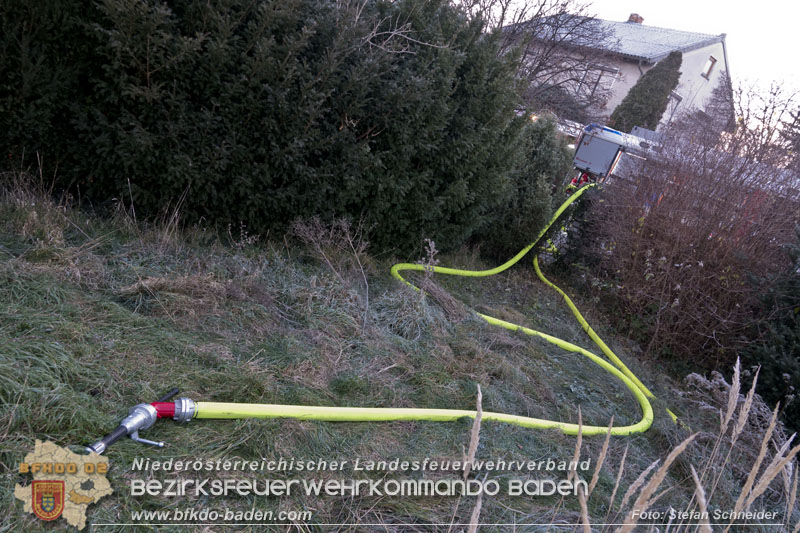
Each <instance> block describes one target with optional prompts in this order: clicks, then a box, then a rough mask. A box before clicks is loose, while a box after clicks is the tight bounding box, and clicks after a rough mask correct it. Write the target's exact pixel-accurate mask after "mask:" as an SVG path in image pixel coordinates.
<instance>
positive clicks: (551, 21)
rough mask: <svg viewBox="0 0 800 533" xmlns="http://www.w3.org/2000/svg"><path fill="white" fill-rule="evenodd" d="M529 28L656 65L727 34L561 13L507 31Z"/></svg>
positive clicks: (549, 37) (540, 34) (544, 36)
mask: <svg viewBox="0 0 800 533" xmlns="http://www.w3.org/2000/svg"><path fill="white" fill-rule="evenodd" d="M517 28H526V29H530V30H532V31H533V35H534V37H535V38H537V39H539V40H543V41H556V42H560V43H563V44H567V45H572V46H578V47H587V48H595V49H600V50H606V51H609V52H611V53H614V54H617V55H619V56H622V57H624V58H626V59H632V60H635V61H643V62H645V63H651V64H652V63H657V62H658V61H661V60H662V59H664V58H665V57H667V56H668V55H669V53H670V52H672V51H673V50H678V51H680V52H690V51H692V50H696V49H698V48H703V47H705V46H708V45H710V44H714V43H720V42H721V43H724V42H725V34H724V33H721V34H719V35H712V34H709V33H695V32H690V31H683V30H673V29H670V28H658V27H656V26H647V25H644V24H638V23H635V22H617V21H612V20H603V19H597V18H591V17H585V16H582V15H573V14H569V13H561V14H558V15H551V16H548V17H542V18H539V19H532V20H529V21H527V22H523V23H519V24H511V25H509V26H506V27H505V28H504V31H514V30H515V29H517Z"/></svg>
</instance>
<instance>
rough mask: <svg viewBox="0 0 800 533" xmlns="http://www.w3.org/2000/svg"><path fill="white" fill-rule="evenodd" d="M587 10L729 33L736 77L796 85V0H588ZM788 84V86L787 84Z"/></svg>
mask: <svg viewBox="0 0 800 533" xmlns="http://www.w3.org/2000/svg"><path fill="white" fill-rule="evenodd" d="M586 2H591V5H590V6H589V12H590V14H595V15H597V17H598V18H601V19H606V20H617V21H626V20H628V15H630V14H631V13H638V14H639V15H641V16H642V17H644V24H645V25H649V26H658V27H661V28H672V29H676V30H686V31H693V32H699V33H710V34H713V35H719V34H720V33H725V34H727V37H726V39H725V42H726V44H727V48H728V62H729V64H730V65H729V66H730V73H731V76H732V77H733V80H734V83H736V82H738V81H748V82H759V84H763V85H769V83H770V82H771V81H773V80H775V81H782V82H784V84H785V85H787V86H791V87H792V88H794V89H795V90H798V91H800V57H798V56H799V55H800V2H797V1H796V0H794V1H786V0H784V1H778V0H759V1H756V2H736V1H735V0H734V1H729V2H723V1H720V0H711V1H707V0H668V1H661V2H652V1H647V0H637V1H634V0H594V1H592V0H586ZM787 88H788V87H787Z"/></svg>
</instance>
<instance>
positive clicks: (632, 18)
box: [628, 13, 644, 24]
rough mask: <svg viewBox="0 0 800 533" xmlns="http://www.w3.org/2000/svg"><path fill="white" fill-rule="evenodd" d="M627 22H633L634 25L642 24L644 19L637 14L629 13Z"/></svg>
mask: <svg viewBox="0 0 800 533" xmlns="http://www.w3.org/2000/svg"><path fill="white" fill-rule="evenodd" d="M628 22H633V23H634V24H641V23H642V22H644V18H642V16H641V15H639V13H631V16H629V17H628Z"/></svg>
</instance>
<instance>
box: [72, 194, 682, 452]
mask: <svg viewBox="0 0 800 533" xmlns="http://www.w3.org/2000/svg"><path fill="white" fill-rule="evenodd" d="M593 186H594V184H589V185H586V186H584V187H583V188H581V189H579V190H578V191H577V192H575V193H574V194H573V195H572V196H570V197H569V198H568V199H567V200H566V201H565V202H564V203H563V204H561V206H560V207H559V208H558V209H557V210H556V212H555V214H554V215H553V218H551V219H550V222H549V223H548V224H547V226H545V228H544V229H542V231H540V232H539V235H538V236H537V237H536V240H534V241H533V242H532V243H531V244H529V245H528V246H526V247H525V248H523V249H522V250H520V252H519V253H518V254H517V255H515V256H514V257H513V258H511V259H510V260H509V261H507V262H506V263H503V264H502V265H500V266H498V267H495V268H492V269H489V270H459V269H456V268H447V267H439V266H426V265H420V264H414V263H398V264H396V265H394V266H393V267H392V268H391V273H392V276H394V277H395V278H397V279H399V280H400V281H402V282H404V283H406V284H407V285H408V286H410V287H412V288H413V289H415V290H419V289H418V288H417V287H415V286H414V285H413V284H411V283H410V282H408V281H406V280H405V279H403V276H401V275H400V272H402V271H403V270H417V271H425V270H428V271H431V270H432V271H433V272H438V273H439V274H448V275H453V276H467V277H485V276H493V275H495V274H499V273H500V272H503V271H504V270H506V269H508V268H510V267H511V266H513V265H514V264H516V263H517V262H519V260H520V259H522V258H523V257H524V256H525V254H527V253H528V252H529V251H530V250H531V249H533V247H534V246H536V244H537V243H538V242H539V241H540V240H541V239H542V237H543V236H544V235H545V234H546V232H547V230H548V229H549V228H550V227H551V226H552V225H553V224H554V223H555V222H556V221H557V220H558V218H559V217H560V216H561V215H562V214H563V213H564V211H566V209H567V208H568V207H569V206H570V205H571V204H572V203H573V202H574V201H575V200H577V199H578V198H580V197H581V195H583V194H584V193H585V192H586V191H587V190H588V189H589V188H591V187H593ZM533 268H534V269H535V271H536V275H537V276H538V277H539V279H540V280H542V282H543V283H545V284H546V285H548V286H549V287H551V288H553V289H554V290H556V291H557V292H558V293H559V294H560V295H561V296H562V297H563V298H564V301H565V302H566V303H567V306H568V307H569V308H570V310H571V311H572V314H573V315H575V318H576V319H577V320H578V322H579V323H580V325H581V327H582V328H583V330H584V331H585V332H586V333H587V334H588V335H589V337H590V338H591V339H592V341H593V342H594V343H595V344H596V345H597V346H598V347H599V348H600V350H601V351H602V352H603V353H604V354H605V355H606V357H608V358H609V359H610V360H611V363H609V362H608V361H606V360H605V359H602V358H601V357H599V356H597V355H595V354H593V353H592V352H590V351H588V350H585V349H584V348H581V347H580V346H577V345H575V344H572V343H570V342H567V341H565V340H563V339H559V338H557V337H553V336H552V335H548V334H546V333H542V332H541V331H536V330H535V329H531V328H527V327H524V326H520V325H519V324H513V323H511V322H506V321H505V320H500V319H499V318H494V317H492V316H489V315H484V314H481V313H477V315H478V316H480V317H481V318H483V319H484V320H486V322H488V323H489V324H493V325H495V326H500V327H502V328H506V329H508V330H511V331H521V332H523V333H525V334H527V335H531V336H533V337H539V338H540V339H544V340H546V341H547V342H550V343H552V344H555V345H556V346H558V347H560V348H562V349H564V350H567V351H569V352H575V353H579V354H581V355H583V356H584V357H587V358H588V359H589V360H591V361H592V362H593V363H594V364H596V365H598V366H600V367H601V368H602V369H603V370H605V371H606V372H608V373H609V374H612V375H613V376H614V377H616V378H617V379H619V380H620V381H621V382H622V383H624V384H625V386H626V387H627V388H628V389H629V390H630V391H631V392H632V393H633V395H634V396H635V397H636V400H637V401H638V402H639V405H640V406H641V408H642V418H641V420H639V421H638V422H637V423H635V424H632V425H629V426H620V427H614V428H612V429H611V434H612V435H630V434H631V433H643V432H645V431H647V430H648V429H649V428H650V426H651V425H652V423H653V408H652V406H651V405H650V401H649V400H648V398H654V396H653V394H652V393H651V392H650V391H649V390H647V387H645V386H644V384H642V382H641V381H640V380H639V379H638V378H637V377H636V376H635V375H634V374H633V372H631V371H630V370H629V369H628V367H626V366H625V364H624V363H623V362H622V361H621V360H620V359H619V357H617V356H616V354H614V352H613V351H611V349H610V348H609V347H608V346H607V345H606V343H604V342H603V340H602V339H601V338H600V337H599V336H598V335H597V333H595V331H594V330H593V329H592V328H591V327H590V326H589V324H588V323H587V322H586V319H585V318H583V316H582V315H581V313H580V312H579V311H578V308H577V307H576V306H575V304H574V303H573V302H572V300H570V298H569V297H568V296H567V295H566V294H565V293H564V291H562V290H561V289H559V288H558V287H556V286H555V285H554V284H553V283H552V282H550V281H549V280H548V279H547V278H545V277H544V274H542V271H541V269H540V268H539V262H538V258H537V257H534V259H533ZM612 363H613V364H612ZM177 393H178V389H172V390H171V391H169V392H168V393H167V394H166V395H165V396H164V397H162V398H160V399H159V400H158V401H156V402H153V403H152V404H146V403H142V404H139V405H137V406H135V407H133V408H132V409H131V411H130V413H129V415H128V416H127V417H126V418H125V419H123V420H122V422H120V425H119V426H118V427H117V429H115V430H114V431H113V432H112V433H110V434H109V435H106V436H105V437H104V438H102V439H100V440H99V441H97V442H95V443H94V444H92V445H90V446H88V447H87V448H86V449H87V450H88V451H90V452H94V453H103V452H104V451H105V450H106V449H107V448H108V446H110V445H111V444H113V443H114V442H116V441H117V440H119V439H120V438H122V437H124V436H130V437H131V439H133V440H134V441H137V442H140V443H143V444H150V445H155V446H164V443H163V442H154V441H150V440H147V439H144V438H141V437H140V436H139V431H140V430H146V429H148V428H150V427H151V426H152V425H153V424H154V423H155V421H156V420H157V419H158V418H173V419H174V420H177V421H181V422H188V421H189V420H192V419H195V418H207V419H208V418H210V419H239V418H298V419H301V420H320V421H329V422H384V421H392V420H430V421H435V422H448V421H453V420H458V419H459V418H463V417H469V418H475V417H476V416H477V412H476V411H470V410H460V409H404V408H381V407H322V406H305V405H270V404H245V403H219V402H195V401H193V400H190V399H188V398H179V399H178V400H175V401H174V402H173V401H169V400H170V399H171V398H172V397H173V396H175V395H176V394H177ZM667 413H668V414H669V415H670V417H672V420H673V421H676V420H677V417H676V416H675V415H674V414H673V413H672V412H671V411H670V410H669V409H667ZM482 420H493V421H497V422H504V423H507V424H514V425H517V426H522V427H526V428H536V429H559V430H561V431H562V432H564V433H565V434H567V435H577V434H578V432H579V431H580V432H581V433H582V434H583V435H600V434H605V433H607V432H608V427H607V426H591V425H584V426H582V427H579V426H578V425H577V424H572V423H568V422H559V421H556V420H543V419H540V418H531V417H527V416H518V415H510V414H506V413H493V412H486V411H484V412H483V413H482Z"/></svg>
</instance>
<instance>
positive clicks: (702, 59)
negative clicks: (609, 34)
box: [602, 43, 726, 125]
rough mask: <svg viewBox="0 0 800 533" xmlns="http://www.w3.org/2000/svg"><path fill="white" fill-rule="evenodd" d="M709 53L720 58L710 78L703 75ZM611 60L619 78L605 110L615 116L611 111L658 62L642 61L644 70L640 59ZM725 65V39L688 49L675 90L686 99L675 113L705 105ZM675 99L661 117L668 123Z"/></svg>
mask: <svg viewBox="0 0 800 533" xmlns="http://www.w3.org/2000/svg"><path fill="white" fill-rule="evenodd" d="M709 56H714V58H716V60H717V62H716V64H715V65H714V69H713V70H712V71H711V75H710V76H709V79H706V78H704V77H703V76H702V73H703V68H704V67H705V65H706V62H707V61H708V58H709ZM609 64H610V65H613V66H614V67H617V68H618V69H619V78H618V79H617V81H616V83H615V84H614V90H613V93H612V95H611V97H610V98H609V100H608V102H607V103H606V105H605V107H604V109H603V110H602V113H603V114H604V116H605V118H608V117H609V116H611V113H612V112H613V111H614V109H616V107H617V106H618V105H619V104H620V103H621V102H622V100H623V98H625V96H626V95H627V94H628V91H629V90H630V89H631V87H633V86H634V85H636V82H637V81H639V78H640V77H641V76H642V74H643V73H645V72H647V71H648V70H650V69H651V68H653V66H654V65H641V70H639V69H640V66H639V65H638V64H637V63H635V62H632V61H623V60H621V59H620V60H616V61H609ZM725 68H726V65H725V54H724V49H723V46H722V43H714V44H712V45H709V46H704V47H703V48H699V49H697V50H692V51H689V52H684V53H683V61H682V63H681V78H680V81H679V82H678V87H677V88H676V89H675V92H676V93H678V94H679V95H680V96H681V97H682V100H681V102H680V103H679V104H678V106H677V110H676V111H675V114H677V113H678V112H680V111H685V110H686V109H688V108H690V107H691V108H694V109H704V108H705V104H706V101H707V100H708V98H709V97H710V96H711V93H712V91H713V90H714V88H715V87H716V86H717V84H718V83H719V81H720V77H721V76H723V75H724V71H725ZM673 103H674V102H672V101H671V102H670V106H669V107H668V108H667V111H666V112H665V113H664V117H663V118H662V120H661V124H662V125H663V124H666V123H667V122H668V121H669V119H670V118H671V117H672V116H673V113H672V111H673Z"/></svg>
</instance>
